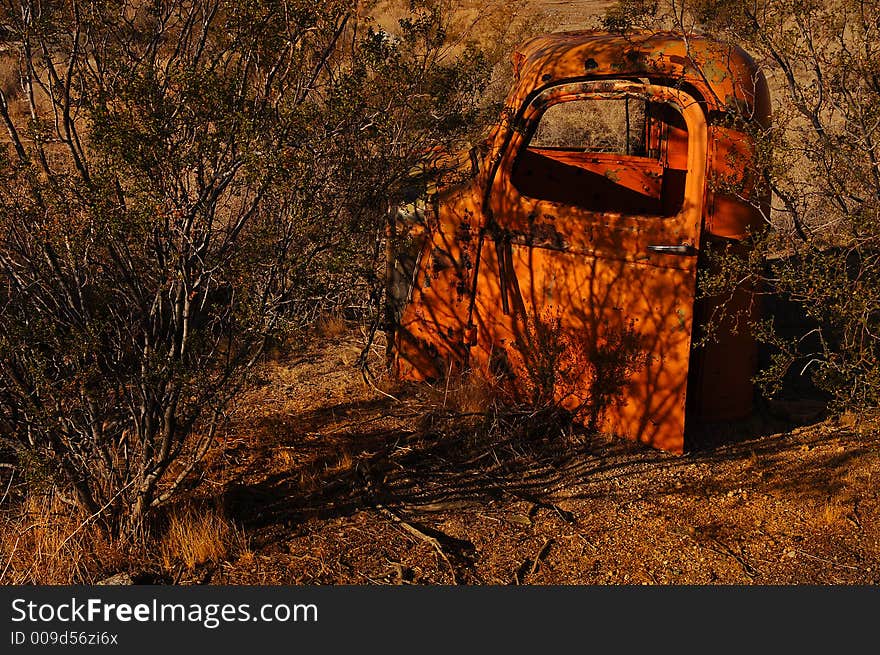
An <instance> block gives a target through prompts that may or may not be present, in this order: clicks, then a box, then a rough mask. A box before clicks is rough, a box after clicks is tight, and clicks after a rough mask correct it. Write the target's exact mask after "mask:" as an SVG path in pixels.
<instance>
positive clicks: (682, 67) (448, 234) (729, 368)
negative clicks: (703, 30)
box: [393, 32, 769, 452]
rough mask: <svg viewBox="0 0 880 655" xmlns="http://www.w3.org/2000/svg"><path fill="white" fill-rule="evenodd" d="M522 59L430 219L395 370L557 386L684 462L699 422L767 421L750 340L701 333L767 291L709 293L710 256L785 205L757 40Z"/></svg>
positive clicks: (528, 386) (576, 41) (548, 46)
mask: <svg viewBox="0 0 880 655" xmlns="http://www.w3.org/2000/svg"><path fill="white" fill-rule="evenodd" d="M514 64H515V83H514V86H513V89H512V90H511V92H510V94H509V96H508V98H507V100H506V103H505V105H506V106H505V111H504V113H503V115H502V117H501V120H500V121H499V123H498V124H497V126H496V127H495V128H494V129H493V131H492V132H491V134H490V137H489V139H488V141H487V142H486V147H485V148H484V149H483V151H482V152H481V153H480V154H479V158H478V160H477V161H475V174H474V176H473V178H472V180H471V181H470V182H469V183H468V184H465V185H463V186H460V187H458V188H455V189H450V190H447V191H444V192H443V193H441V194H438V195H437V196H436V197H435V198H434V199H433V202H432V203H431V205H430V207H429V210H428V211H427V212H426V214H425V217H424V238H423V242H422V245H421V247H420V248H419V250H418V255H417V256H416V257H415V258H414V260H413V263H412V266H410V267H408V268H407V270H406V275H407V277H408V280H409V282H410V284H409V285H407V292H406V296H405V298H404V301H405V304H404V306H403V310H402V313H401V315H400V320H399V323H398V325H397V326H396V329H395V332H394V342H393V343H394V356H393V365H394V368H395V370H396V372H397V374H398V375H399V376H400V377H402V378H407V379H437V378H442V377H443V376H445V375H448V374H449V373H450V371H452V370H453V369H462V370H464V369H467V370H471V371H473V372H474V373H476V374H479V375H482V376H484V377H487V378H489V379H492V380H494V381H495V382H497V383H498V384H499V385H502V386H504V388H506V389H512V390H513V392H514V393H519V394H521V395H522V396H524V397H529V396H531V397H532V398H534V397H536V396H540V395H541V394H542V393H545V392H546V389H547V388H552V390H553V395H554V396H555V400H556V402H559V403H561V404H562V405H563V406H565V407H567V408H569V409H570V410H571V411H573V412H575V413H576V415H577V416H578V419H579V420H581V421H583V422H584V423H588V424H590V425H591V426H593V427H595V428H596V429H599V430H601V431H603V432H611V433H614V434H617V435H620V436H623V437H626V438H630V439H635V440H639V441H641V442H644V443H647V444H651V445H653V446H656V447H658V448H662V449H665V450H668V451H672V452H682V451H683V449H684V447H685V428H686V424H687V423H689V422H690V421H693V420H709V421H711V420H732V419H736V418H741V417H744V416H747V415H748V414H749V413H750V411H751V406H752V384H751V378H752V377H753V375H754V370H755V366H756V345H755V342H754V340H753V339H752V337H751V336H750V335H749V334H748V331H747V330H745V329H735V328H734V326H733V325H732V324H731V323H730V322H727V323H722V324H721V325H720V329H718V330H717V331H716V335H715V338H714V340H712V341H711V342H710V343H709V344H708V345H706V346H704V347H700V348H696V347H694V342H695V334H697V333H699V329H698V328H699V326H700V324H701V323H703V322H705V320H706V316H707V315H708V314H709V313H711V311H712V309H713V308H715V307H717V306H719V305H720V303H721V302H726V306H727V308H728V313H731V314H738V316H739V319H742V318H743V317H744V315H748V314H750V313H751V314H753V313H754V312H755V311H757V308H756V306H755V304H754V300H753V295H752V294H751V293H749V292H748V289H741V290H740V291H739V292H737V293H736V294H734V296H733V298H732V299H731V298H726V299H715V300H700V301H697V299H696V285H697V278H698V276H699V275H700V274H701V271H705V270H706V267H707V266H708V265H709V264H708V260H707V258H706V257H705V256H704V252H705V250H706V249H707V247H710V246H712V245H722V244H723V245H725V246H726V247H734V248H736V247H741V248H742V247H747V245H745V244H747V237H748V235H749V234H750V232H752V231H754V230H756V229H759V228H760V227H761V226H762V225H763V223H764V220H763V217H764V216H766V215H767V212H768V210H769V207H768V204H769V198H768V197H767V196H766V193H765V192H763V191H761V190H760V188H759V186H758V185H757V184H756V183H755V177H756V176H755V174H754V168H755V166H754V160H755V156H754V142H753V138H752V137H751V136H750V134H751V133H752V129H751V128H752V127H754V126H763V125H765V124H766V122H767V120H768V118H769V95H768V90H767V84H766V81H765V79H764V77H763V75H762V74H761V72H760V70H758V68H757V67H756V65H755V63H754V62H753V60H752V59H751V58H750V57H749V56H748V55H747V54H746V53H745V52H744V51H742V50H741V49H739V48H737V47H732V46H730V45H727V44H721V43H718V42H715V41H712V40H710V39H708V38H705V37H701V36H684V35H680V34H673V33H651V34H641V35H635V36H627V37H622V36H617V35H611V34H606V33H597V32H570V33H555V34H549V35H546V36H542V37H538V38H535V39H533V40H531V41H528V42H527V43H525V44H523V45H522V46H521V48H520V49H519V50H518V51H517V52H516V53H515V54H514ZM740 322H741V323H742V321H740Z"/></svg>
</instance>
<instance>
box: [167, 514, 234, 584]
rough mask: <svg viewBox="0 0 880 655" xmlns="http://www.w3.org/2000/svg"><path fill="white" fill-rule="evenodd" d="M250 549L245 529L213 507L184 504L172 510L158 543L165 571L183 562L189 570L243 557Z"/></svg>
mask: <svg viewBox="0 0 880 655" xmlns="http://www.w3.org/2000/svg"><path fill="white" fill-rule="evenodd" d="M249 551H250V548H249V546H248V542H247V538H246V536H245V535H244V532H243V531H242V530H241V529H239V528H238V527H237V526H235V525H234V524H233V523H232V522H231V521H229V520H228V519H226V517H225V516H224V515H223V513H222V512H221V511H220V510H219V509H217V508H213V507H208V508H196V507H194V506H192V505H186V506H183V507H180V508H178V509H177V510H176V511H173V512H172V513H171V515H170V517H169V519H168V527H167V528H166V530H165V532H164V534H163V535H162V537H161V540H160V542H159V554H160V557H161V562H162V565H163V566H164V568H165V569H166V570H172V569H173V568H175V567H176V566H178V565H179V564H183V566H185V567H186V568H187V569H189V570H190V571H192V570H193V569H195V568H196V567H198V566H201V565H202V564H206V563H208V562H211V563H217V562H221V561H223V560H226V559H230V558H233V557H243V556H246V555H247V553H248V552H249Z"/></svg>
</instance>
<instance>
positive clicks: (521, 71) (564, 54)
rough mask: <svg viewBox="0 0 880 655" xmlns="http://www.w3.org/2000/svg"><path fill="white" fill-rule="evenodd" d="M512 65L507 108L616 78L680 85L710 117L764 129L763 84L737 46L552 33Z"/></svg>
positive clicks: (664, 36)
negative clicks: (582, 82)
mask: <svg viewBox="0 0 880 655" xmlns="http://www.w3.org/2000/svg"><path fill="white" fill-rule="evenodd" d="M513 64H514V73H515V76H516V83H515V85H514V89H513V90H512V92H511V95H510V97H509V98H508V102H507V104H508V106H510V107H519V106H520V105H521V104H522V103H523V101H525V100H526V99H527V98H528V97H529V96H531V95H532V94H533V93H534V92H536V91H538V90H541V89H543V88H546V87H548V86H552V85H554V84H558V83H561V82H564V81H571V80H575V79H597V78H598V79H601V78H621V77H622V78H648V79H649V80H650V81H651V82H652V83H654V84H667V85H669V86H676V85H686V86H687V87H690V89H691V90H692V91H696V95H698V96H699V97H698V99H699V100H701V101H702V102H704V103H705V105H706V109H707V110H709V111H721V112H729V111H731V110H733V111H736V112H738V113H739V115H741V116H745V117H746V118H748V119H750V120H755V121H757V122H759V123H762V124H763V123H764V122H765V121H766V119H767V118H768V117H769V115H770V99H769V92H768V89H767V82H766V79H765V78H764V75H763V74H762V73H761V71H760V69H759V68H758V66H757V65H756V64H755V62H754V60H753V59H752V58H751V57H750V56H749V55H748V54H747V53H746V52H745V51H744V50H743V49H742V48H740V47H739V46H736V45H733V44H729V43H723V42H720V41H716V40H713V39H711V38H709V37H706V36H702V35H685V34H680V33H676V32H639V33H635V34H628V35H625V36H622V35H619V34H611V33H608V32H599V31H577V32H554V33H551V34H546V35H543V36H539V37H535V38H533V39H531V40H529V41H526V42H525V43H523V44H522V45H520V46H519V48H517V50H516V52H515V53H514V55H513Z"/></svg>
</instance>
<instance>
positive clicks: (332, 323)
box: [315, 314, 348, 339]
mask: <svg viewBox="0 0 880 655" xmlns="http://www.w3.org/2000/svg"><path fill="white" fill-rule="evenodd" d="M315 329H316V331H317V333H318V335H319V336H321V337H322V338H324V339H338V338H339V337H341V336H342V335H343V334H345V333H346V332H348V326H347V325H346V324H345V319H343V318H342V317H341V316H340V315H338V314H325V315H324V316H322V317H321V318H319V319H318V322H317V324H316V326H315Z"/></svg>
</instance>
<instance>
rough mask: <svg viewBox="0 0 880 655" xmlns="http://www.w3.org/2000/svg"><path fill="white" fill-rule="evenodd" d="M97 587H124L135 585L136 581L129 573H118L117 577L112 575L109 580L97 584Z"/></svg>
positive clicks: (105, 579)
mask: <svg viewBox="0 0 880 655" xmlns="http://www.w3.org/2000/svg"><path fill="white" fill-rule="evenodd" d="M95 584H96V585H113V586H119V587H124V586H128V585H133V584H134V580H133V579H132V577H131V576H130V575H129V574H128V573H124V572H123V573H117V574H116V575H111V576H110V577H109V578H104V579H103V580H101V581H100V582H96V583H95Z"/></svg>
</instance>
